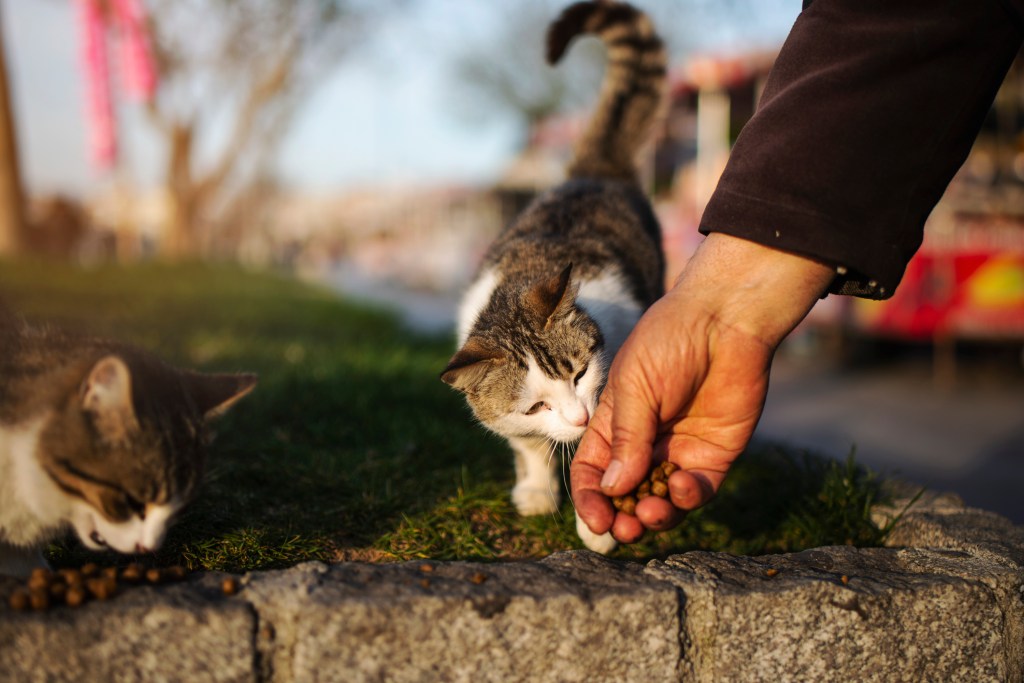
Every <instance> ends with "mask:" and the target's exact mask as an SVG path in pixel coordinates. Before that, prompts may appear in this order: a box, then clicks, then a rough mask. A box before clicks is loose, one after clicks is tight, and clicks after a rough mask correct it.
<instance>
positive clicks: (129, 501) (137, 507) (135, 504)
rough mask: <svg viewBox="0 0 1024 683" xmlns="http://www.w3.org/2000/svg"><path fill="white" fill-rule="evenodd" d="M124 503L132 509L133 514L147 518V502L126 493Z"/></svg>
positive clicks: (140, 517)
mask: <svg viewBox="0 0 1024 683" xmlns="http://www.w3.org/2000/svg"><path fill="white" fill-rule="evenodd" d="M124 504H125V505H127V506H128V509H129V510H131V511H132V514H133V515H135V516H136V517H138V518H139V519H146V504H145V503H143V502H142V501H139V500H136V499H135V498H132V497H131V496H129V495H127V494H125V497H124Z"/></svg>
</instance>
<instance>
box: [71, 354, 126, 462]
mask: <svg viewBox="0 0 1024 683" xmlns="http://www.w3.org/2000/svg"><path fill="white" fill-rule="evenodd" d="M79 396H80V399H81V406H82V410H84V411H85V412H86V413H88V414H89V415H91V416H92V421H93V424H94V425H95V426H96V430H97V431H98V432H99V433H100V435H101V436H102V437H103V438H104V439H106V440H108V441H115V442H116V441H122V440H124V439H125V438H126V437H127V436H128V435H129V434H130V433H131V432H133V431H135V430H137V429H138V428H139V422H138V420H137V419H136V417H135V408H134V407H133V406H132V374H131V371H129V370H128V365H127V364H126V363H125V362H124V361H123V360H121V359H120V358H118V357H117V356H105V357H103V358H101V359H99V360H98V361H96V363H95V364H94V365H93V366H92V368H91V369H90V370H89V374H88V375H86V378H85V381H83V382H82V387H81V390H80V392H79Z"/></svg>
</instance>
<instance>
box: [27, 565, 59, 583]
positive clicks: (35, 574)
mask: <svg viewBox="0 0 1024 683" xmlns="http://www.w3.org/2000/svg"><path fill="white" fill-rule="evenodd" d="M52 576H53V572H51V571H50V570H49V569H47V568H46V567H36V568H35V569H33V570H32V573H31V574H29V577H28V580H29V581H34V580H43V581H49V580H50V578H51V577H52Z"/></svg>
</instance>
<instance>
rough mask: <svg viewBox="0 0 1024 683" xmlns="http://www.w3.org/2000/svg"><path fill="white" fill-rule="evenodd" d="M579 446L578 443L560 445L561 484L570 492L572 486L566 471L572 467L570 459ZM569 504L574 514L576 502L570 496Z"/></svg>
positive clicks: (574, 455)
mask: <svg viewBox="0 0 1024 683" xmlns="http://www.w3.org/2000/svg"><path fill="white" fill-rule="evenodd" d="M579 445H580V442H579V441H573V442H572V443H564V444H562V484H563V485H564V486H565V488H566V490H568V491H570V492H571V491H572V485H571V483H570V480H569V479H568V478H567V476H566V471H567V469H568V468H569V466H570V465H572V459H573V458H575V457H576V449H577V448H579ZM570 449H571V450H570ZM569 504H570V505H572V511H573V512H576V501H574V500H573V499H572V495H571V494H570V496H569Z"/></svg>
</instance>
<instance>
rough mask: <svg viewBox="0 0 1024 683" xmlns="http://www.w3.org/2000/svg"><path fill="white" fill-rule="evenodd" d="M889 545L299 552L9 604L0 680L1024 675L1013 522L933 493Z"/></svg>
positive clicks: (1023, 553)
mask: <svg viewBox="0 0 1024 683" xmlns="http://www.w3.org/2000/svg"><path fill="white" fill-rule="evenodd" d="M883 512H884V511H883ZM891 544H892V546H893V547H890V548H872V549H857V548H852V547H845V546H844V547H827V548H817V549H814V550H808V551H804V552H801V553H794V554H788V555H766V556H761V557H736V556H731V555H726V554H722V553H706V552H692V553H685V554H682V555H676V556H673V557H670V558H668V559H666V560H664V561H653V562H651V563H649V564H647V565H646V566H644V565H640V564H636V563H623V562H614V561H610V560H607V559H605V558H602V557H600V556H598V555H595V554H593V553H590V552H586V551H571V552H563V553H557V554H555V555H552V556H551V557H548V558H546V559H544V560H540V561H536V562H520V563H495V564H475V563H465V562H409V563H403V564H393V565H379V564H378V565H374V564H359V563H344V564H337V565H331V566H328V565H323V564H319V563H307V564H302V565H299V566H297V567H294V568H292V569H288V570H282V571H268V572H256V573H251V574H248V575H246V576H245V577H243V579H242V586H243V588H242V590H241V591H240V592H239V593H238V594H237V595H234V596H231V597H228V596H225V595H224V594H223V593H222V591H221V590H220V580H221V578H222V576H220V575H217V574H215V573H204V574H197V575H195V576H194V577H193V578H192V579H191V580H189V581H188V582H186V583H184V584H176V585H168V586H157V587H144V588H133V589H130V590H126V591H125V592H124V593H123V594H121V595H119V596H117V597H116V598H115V599H112V600H110V601H107V602H93V603H89V604H88V605H87V606H85V607H82V608H78V609H69V608H66V607H62V608H56V609H53V610H50V611H49V612H45V613H31V612H12V611H11V610H9V609H8V607H7V606H6V605H2V606H0V680H5V681H6V680H10V681H275V682H282V683H284V682H292V681H296V682H297V681H466V682H470V681H472V682H473V683H476V682H478V681H559V682H562V681H565V682H571V681H617V682H619V681H643V682H644V683H651V682H653V681H671V680H679V681H761V680H771V681H830V680H834V681H854V680H856V681H955V680H966V681H1020V680H1022V679H1024V600H1022V596H1024V593H1022V591H1024V572H1022V566H1024V529H1022V528H1020V527H1016V526H1014V525H1013V524H1011V523H1010V522H1008V521H1007V520H1005V519H1003V518H1002V517H999V516H997V515H994V514H991V513H987V512H984V511H980V510H973V509H965V508H963V507H962V506H961V505H959V504H957V503H955V502H954V501H951V500H950V499H948V498H937V499H933V500H932V501H929V502H927V503H925V504H923V505H919V506H916V507H915V509H914V510H913V511H912V512H910V513H908V514H907V515H906V516H905V518H904V519H903V521H902V522H901V523H900V525H899V526H898V527H897V529H896V530H895V532H894V534H893V535H892V538H891ZM12 586H13V582H11V581H9V580H0V590H2V591H3V593H4V594H6V593H8V592H9V590H10V588H11V587H12Z"/></svg>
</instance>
